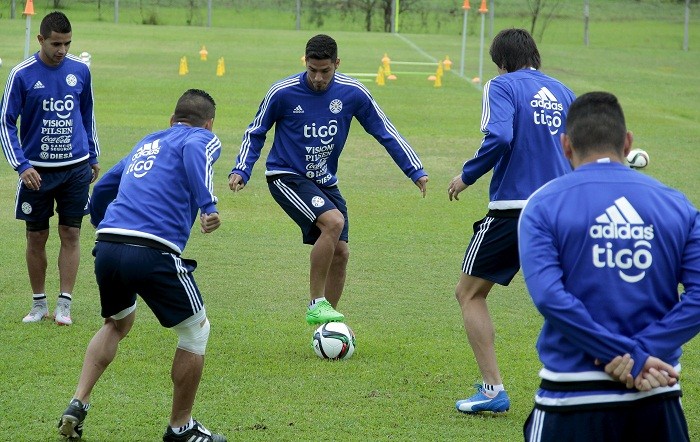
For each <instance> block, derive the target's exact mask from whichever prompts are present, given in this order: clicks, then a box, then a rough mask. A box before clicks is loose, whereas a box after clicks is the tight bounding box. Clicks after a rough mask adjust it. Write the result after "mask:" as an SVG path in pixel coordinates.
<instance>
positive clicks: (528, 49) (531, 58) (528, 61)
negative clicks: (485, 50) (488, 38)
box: [489, 29, 542, 72]
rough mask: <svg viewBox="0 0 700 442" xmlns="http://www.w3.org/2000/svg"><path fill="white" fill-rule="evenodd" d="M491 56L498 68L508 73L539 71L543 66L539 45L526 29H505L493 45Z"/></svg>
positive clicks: (497, 36) (490, 51)
mask: <svg viewBox="0 0 700 442" xmlns="http://www.w3.org/2000/svg"><path fill="white" fill-rule="evenodd" d="M489 54H490V55H491V60H493V62H494V63H496V66H498V67H499V68H504V69H505V70H507V71H508V72H515V71H517V70H518V69H522V68H535V69H539V68H540V65H541V64H542V59H541V58H540V52H539V51H538V50H537V44H536V43H535V40H534V39H533V38H532V35H530V33H529V32H527V31H526V30H525V29H504V30H502V31H501V32H499V33H498V35H496V37H495V38H494V39H493V42H492V43H491V48H490V49H489Z"/></svg>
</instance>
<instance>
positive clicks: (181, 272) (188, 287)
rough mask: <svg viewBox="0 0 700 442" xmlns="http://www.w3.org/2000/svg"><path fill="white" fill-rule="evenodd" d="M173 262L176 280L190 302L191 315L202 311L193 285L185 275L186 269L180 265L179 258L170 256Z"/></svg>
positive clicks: (187, 275) (186, 274)
mask: <svg viewBox="0 0 700 442" xmlns="http://www.w3.org/2000/svg"><path fill="white" fill-rule="evenodd" d="M170 256H172V257H173V259H174V260H175V268H176V269H177V279H179V280H180V282H181V283H182V287H184V289H185V292H186V293H187V298H188V299H189V301H190V306H192V313H197V312H198V311H200V310H201V309H202V303H201V302H200V300H199V298H198V297H197V289H196V288H195V287H194V283H193V282H192V280H191V279H190V278H189V273H187V268H186V267H185V266H184V265H183V264H182V259H180V257H178V256H176V255H174V254H172V253H171V254H170Z"/></svg>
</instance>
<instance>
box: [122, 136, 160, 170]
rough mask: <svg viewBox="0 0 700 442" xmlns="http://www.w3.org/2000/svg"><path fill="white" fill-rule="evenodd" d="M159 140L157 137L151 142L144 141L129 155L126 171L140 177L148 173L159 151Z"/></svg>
mask: <svg viewBox="0 0 700 442" xmlns="http://www.w3.org/2000/svg"><path fill="white" fill-rule="evenodd" d="M159 143H160V140H159V139H157V140H155V141H153V142H152V143H146V144H144V145H143V146H141V147H139V148H138V149H137V150H136V152H134V154H133V155H132V156H131V164H129V166H127V168H126V173H127V175H128V174H130V173H133V174H134V177H136V178H141V177H143V176H144V175H146V174H147V173H148V171H149V170H151V168H152V167H153V163H154V162H155V161H156V157H157V156H158V153H159V152H160V146H159Z"/></svg>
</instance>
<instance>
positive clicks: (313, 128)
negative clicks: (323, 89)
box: [304, 100, 342, 184]
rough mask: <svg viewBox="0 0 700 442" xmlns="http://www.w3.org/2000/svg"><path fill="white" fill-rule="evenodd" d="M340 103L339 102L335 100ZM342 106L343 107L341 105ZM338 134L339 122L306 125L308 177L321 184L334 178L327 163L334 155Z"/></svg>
mask: <svg viewBox="0 0 700 442" xmlns="http://www.w3.org/2000/svg"><path fill="white" fill-rule="evenodd" d="M333 101H338V102H339V100H333ZM341 106H342V105H341ZM337 133H338V120H330V121H328V124H327V125H326V124H324V125H320V126H319V125H317V124H316V123H311V125H308V124H305V125H304V138H306V139H308V140H309V141H308V144H307V145H306V146H305V149H306V155H304V161H305V162H306V177H307V178H309V179H312V180H315V181H316V182H317V183H319V184H324V183H326V182H327V181H328V180H330V179H331V178H333V176H332V175H331V174H330V173H328V166H327V161H328V158H329V157H330V156H331V155H332V154H333V148H334V147H335V144H334V143H333V138H334V137H335V135H336V134H337Z"/></svg>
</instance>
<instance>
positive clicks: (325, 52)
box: [304, 34, 338, 62]
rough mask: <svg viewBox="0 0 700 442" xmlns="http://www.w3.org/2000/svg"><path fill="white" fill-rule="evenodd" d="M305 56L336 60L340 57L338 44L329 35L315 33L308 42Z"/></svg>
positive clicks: (315, 58)
mask: <svg viewBox="0 0 700 442" xmlns="http://www.w3.org/2000/svg"><path fill="white" fill-rule="evenodd" d="M304 56H305V57H306V58H312V59H314V60H331V61H333V62H335V61H336V60H337V59H338V44H337V43H336V42H335V40H333V39H332V38H331V37H329V36H328V35H325V34H318V35H315V36H313V37H311V39H309V41H308V42H306V51H305V52H304Z"/></svg>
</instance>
